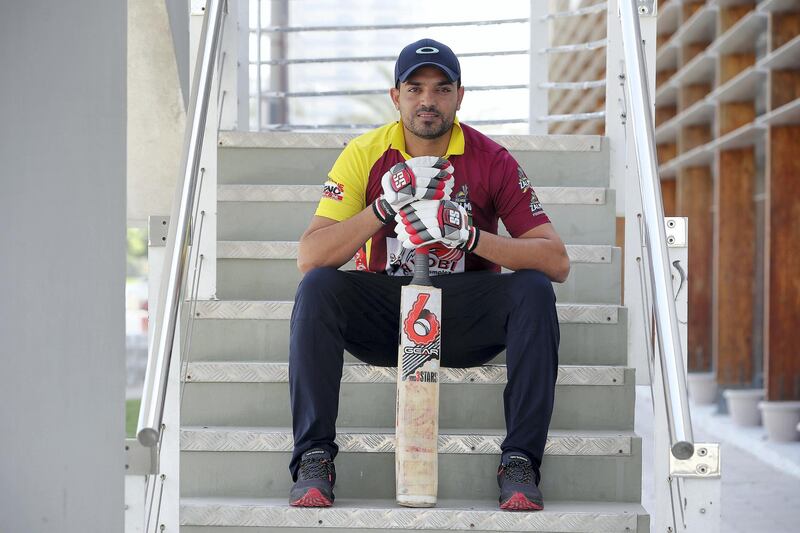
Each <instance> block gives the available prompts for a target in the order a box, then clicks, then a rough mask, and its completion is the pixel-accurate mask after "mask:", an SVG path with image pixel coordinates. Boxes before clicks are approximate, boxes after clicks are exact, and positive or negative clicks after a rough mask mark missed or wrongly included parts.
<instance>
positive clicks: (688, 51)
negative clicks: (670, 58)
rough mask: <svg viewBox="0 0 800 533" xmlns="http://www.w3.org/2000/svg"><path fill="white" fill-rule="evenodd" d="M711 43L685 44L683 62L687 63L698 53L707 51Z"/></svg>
mask: <svg viewBox="0 0 800 533" xmlns="http://www.w3.org/2000/svg"><path fill="white" fill-rule="evenodd" d="M709 44H711V43H689V44H685V45H683V64H684V65H686V64H687V63H688V62H689V61H691V60H692V59H694V58H695V57H696V56H697V55H698V54H700V53H702V52H705V51H706V48H708V45H709Z"/></svg>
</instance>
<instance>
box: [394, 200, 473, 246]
mask: <svg viewBox="0 0 800 533" xmlns="http://www.w3.org/2000/svg"><path fill="white" fill-rule="evenodd" d="M395 220H396V221H397V238H398V239H399V240H400V241H401V242H402V243H403V247H404V248H409V249H413V248H418V247H420V246H428V245H431V244H434V243H437V242H440V243H442V244H444V245H445V246H447V247H448V248H459V249H461V250H464V251H466V252H472V251H474V250H475V247H477V246H478V239H479V238H480V234H481V232H480V230H479V229H478V228H476V227H475V226H472V225H471V224H470V223H469V215H468V214H467V210H466V209H464V208H463V207H462V206H460V205H459V204H457V203H455V202H451V201H450V200H438V201H436V200H422V201H419V202H414V203H412V204H409V205H407V206H405V207H404V208H402V209H401V210H400V212H399V213H398V214H397V216H396V217H395Z"/></svg>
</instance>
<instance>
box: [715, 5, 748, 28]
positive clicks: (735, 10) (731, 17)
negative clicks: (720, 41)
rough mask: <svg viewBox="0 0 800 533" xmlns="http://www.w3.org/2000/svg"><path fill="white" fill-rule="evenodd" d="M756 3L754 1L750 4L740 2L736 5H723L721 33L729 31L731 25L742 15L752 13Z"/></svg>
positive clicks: (720, 15) (720, 19) (720, 13)
mask: <svg viewBox="0 0 800 533" xmlns="http://www.w3.org/2000/svg"><path fill="white" fill-rule="evenodd" d="M754 7H755V5H754V4H753V3H750V4H740V5H735V6H729V7H723V8H722V9H720V11H719V22H720V35H721V34H723V33H725V32H726V31H728V30H729V29H730V28H731V26H733V25H734V24H736V23H737V22H738V21H739V20H740V19H741V18H742V17H744V16H745V15H747V14H748V13H750V12H751V11H752V10H753V8H754Z"/></svg>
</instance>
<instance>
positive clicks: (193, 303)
mask: <svg viewBox="0 0 800 533" xmlns="http://www.w3.org/2000/svg"><path fill="white" fill-rule="evenodd" d="M204 213H205V212H204ZM204 259H205V256H204V255H203V254H200V256H199V257H198V258H197V262H198V263H199V267H198V269H197V279H198V280H199V279H200V274H201V273H202V272H203V260H204ZM197 288H198V289H199V288H200V284H199V283H198V286H197ZM189 310H190V315H189V323H188V324H187V326H186V330H187V338H188V340H187V341H186V357H185V360H186V363H187V364H186V365H185V366H184V365H183V361H184V357H181V399H180V406H181V408H182V407H183V397H184V395H183V393H184V391H185V390H186V376H187V375H188V372H189V365H188V363H189V362H190V360H191V346H192V334H193V333H194V323H195V319H194V315H195V313H196V312H197V292H194V293H193V294H192V299H191V301H190V303H189Z"/></svg>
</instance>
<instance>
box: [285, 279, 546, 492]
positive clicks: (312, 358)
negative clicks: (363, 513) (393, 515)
mask: <svg viewBox="0 0 800 533" xmlns="http://www.w3.org/2000/svg"><path fill="white" fill-rule="evenodd" d="M410 279H411V278H409V277H394V276H385V275H382V274H374V273H369V272H345V271H340V270H336V269H334V268H318V269H314V270H311V271H309V272H308V273H306V275H305V277H304V278H303V280H302V282H301V283H300V286H299V287H298V289H297V296H296V298H295V304H294V310H293V311H292V319H291V334H290V341H289V342H290V345H289V394H290V397H291V398H290V400H291V408H292V418H293V431H294V453H293V455H292V460H291V463H290V465H289V470H290V472H291V474H292V478H293V479H294V480H296V479H297V470H298V467H299V463H300V456H301V455H302V454H303V453H304V452H306V451H307V450H309V449H311V448H315V447H319V448H323V449H325V450H327V451H329V452H330V454H331V457H335V456H336V454H337V452H338V447H337V446H336V444H335V443H334V439H335V437H336V417H337V414H338V409H339V384H340V381H341V378H342V364H343V351H344V349H347V351H348V352H350V353H351V354H353V355H354V356H356V357H357V358H358V359H360V360H361V361H364V362H365V363H368V364H371V365H376V366H397V344H398V338H399V337H398V336H399V324H400V289H401V287H402V286H403V285H407V284H408V283H409V281H410ZM432 280H433V284H434V286H436V287H439V288H441V289H442V307H443V309H442V320H441V323H442V359H441V364H442V366H444V367H454V368H466V367H472V366H479V365H482V364H484V363H487V362H488V361H490V360H491V359H492V358H494V357H495V356H496V355H497V354H498V353H500V352H501V351H502V350H503V348H505V349H506V364H507V373H508V384H507V385H506V387H505V391H504V393H503V400H504V405H505V419H506V420H505V421H506V431H507V436H506V438H505V440H504V441H503V444H502V451H503V453H504V454H506V453H509V452H517V453H524V454H525V455H527V456H528V457H530V458H531V460H532V461H533V463H534V464H535V465H536V467H537V468H538V467H539V466H540V465H541V461H542V455H543V454H544V447H545V442H546V440H547V428H548V426H549V425H550V417H551V415H552V412H553V395H554V393H555V383H556V376H557V373H558V343H559V327H558V317H557V315H556V306H555V294H554V293H553V286H552V284H551V282H550V280H549V279H548V278H547V277H546V276H545V275H544V274H542V273H541V272H538V271H535V270H520V271H517V272H513V273H510V274H496V273H493V272H466V273H462V274H449V275H442V276H435V277H433V278H432Z"/></svg>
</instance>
